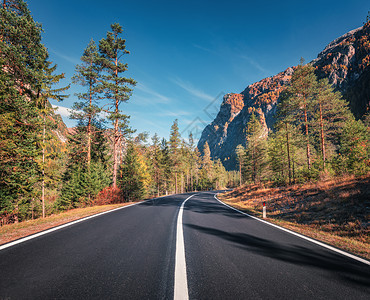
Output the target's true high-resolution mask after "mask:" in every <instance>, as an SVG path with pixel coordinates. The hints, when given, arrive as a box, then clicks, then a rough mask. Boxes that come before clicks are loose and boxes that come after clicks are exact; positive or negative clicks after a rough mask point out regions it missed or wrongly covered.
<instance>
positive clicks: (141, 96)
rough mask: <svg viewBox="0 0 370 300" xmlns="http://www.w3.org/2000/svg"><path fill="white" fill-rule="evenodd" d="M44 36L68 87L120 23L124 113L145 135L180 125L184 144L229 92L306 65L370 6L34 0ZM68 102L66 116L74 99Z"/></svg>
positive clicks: (358, 22)
mask: <svg viewBox="0 0 370 300" xmlns="http://www.w3.org/2000/svg"><path fill="white" fill-rule="evenodd" d="M27 3H28V5H29V8H30V10H31V12H32V15H33V17H34V19H35V20H36V21H37V22H39V23H41V24H42V26H43V29H44V33H43V43H44V44H45V45H46V47H47V48H48V49H49V53H50V58H51V60H52V61H53V62H54V63H56V64H57V65H58V72H59V73H62V72H63V73H65V75H66V79H65V81H64V84H68V83H70V78H71V77H72V75H73V74H74V70H75V65H76V64H79V63H80V57H81V55H82V52H83V50H84V49H85V48H86V46H87V44H88V42H89V41H90V39H91V38H93V39H94V40H95V41H96V42H97V43H98V41H99V40H100V39H102V38H104V37H105V36H106V32H107V31H109V30H110V24H111V23H114V22H118V23H120V24H121V25H122V27H123V29H124V32H123V38H125V39H126V45H127V49H128V50H129V51H130V52H131V54H130V55H127V56H125V57H124V59H123V61H124V62H127V63H128V67H129V69H128V71H127V72H126V74H125V76H126V77H131V78H134V79H135V80H136V81H137V82H138V84H137V86H136V87H135V88H134V92H133V96H132V97H131V99H130V100H129V102H127V103H125V104H123V105H122V107H121V108H122V110H123V111H124V112H125V113H127V114H129V115H131V126H132V127H133V128H134V129H137V131H138V132H143V131H147V132H149V133H150V135H153V134H154V133H158V135H159V136H161V137H165V138H168V135H169V131H170V127H171V125H172V123H173V121H174V120H175V119H176V118H177V119H178V120H179V126H180V131H181V132H182V135H183V137H184V138H186V137H187V135H188V132H189V130H192V131H193V133H194V135H195V137H199V134H200V132H201V130H202V129H203V128H204V126H205V125H206V124H208V123H210V122H211V121H212V119H213V117H214V116H215V114H216V113H217V111H218V109H219V106H220V104H221V101H222V96H223V94H225V93H230V92H235V93H239V92H241V91H243V90H244V89H245V88H246V87H247V86H248V85H249V84H252V83H254V82H256V81H259V80H261V79H263V78H265V77H268V76H273V75H275V74H277V73H278V72H281V71H283V70H285V69H286V68H288V67H290V66H293V65H297V64H298V63H299V59H300V58H301V57H303V58H304V59H305V60H306V61H307V62H308V61H310V60H312V59H314V58H316V56H317V54H318V53H319V52H320V51H322V50H323V48H324V47H325V46H326V45H327V44H328V43H329V42H331V41H332V40H334V39H335V38H337V37H339V36H341V35H342V34H344V33H346V32H348V31H350V30H352V29H355V28H358V27H360V26H362V24H363V22H364V21H365V19H366V16H367V14H368V11H369V10H370V4H369V2H368V0H366V1H365V0H364V1H361V0H354V1H348V0H347V1H338V0H337V1H304V2H303V1H234V0H229V1H217V0H216V1H201V0H198V1H192V0H189V1H175V0H172V1H161V0H158V1H141V0H136V1H135V0H134V1H118V0H116V1H113V0H105V1H95V0H74V1H71V0H63V1H54V0H51V1H50V0H30V1H27ZM79 90H80V87H78V86H72V88H71V89H70V90H69V94H70V97H69V98H68V99H66V100H64V101H63V102H61V103H56V102H53V104H54V105H58V106H61V108H60V109H59V113H60V114H62V116H63V119H64V121H65V122H66V124H67V126H69V127H71V126H73V121H71V120H69V119H68V117H67V116H66V115H67V110H66V109H65V108H69V107H71V106H72V104H73V102H75V101H77V98H76V96H74V93H76V92H78V91H79Z"/></svg>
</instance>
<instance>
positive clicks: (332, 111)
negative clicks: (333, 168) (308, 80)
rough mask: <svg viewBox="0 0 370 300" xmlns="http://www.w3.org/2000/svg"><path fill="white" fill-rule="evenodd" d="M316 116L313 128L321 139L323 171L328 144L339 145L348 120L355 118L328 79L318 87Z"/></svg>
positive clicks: (322, 81)
mask: <svg viewBox="0 0 370 300" xmlns="http://www.w3.org/2000/svg"><path fill="white" fill-rule="evenodd" d="M313 105H314V110H315V116H314V118H313V127H314V128H316V130H317V132H318V136H319V139H320V151H321V158H322V164H323V169H324V170H325V166H326V161H327V143H328V142H331V143H332V144H333V145H334V144H336V145H338V144H339V135H340V132H341V131H342V129H343V127H344V124H345V122H346V121H347V120H349V119H351V118H353V116H352V114H351V113H350V111H349V108H348V104H347V103H346V102H345V101H344V100H343V99H342V96H341V94H340V93H339V92H334V90H333V87H332V86H331V85H330V84H329V81H328V79H322V80H320V81H319V82H318V85H317V95H316V96H315V98H314V100H313Z"/></svg>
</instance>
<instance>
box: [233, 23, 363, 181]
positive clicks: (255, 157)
mask: <svg viewBox="0 0 370 300" xmlns="http://www.w3.org/2000/svg"><path fill="white" fill-rule="evenodd" d="M366 25H367V26H370V22H369V21H368V22H367V24H366ZM276 116H277V117H276V123H275V130H274V132H271V133H269V134H267V131H266V129H264V128H263V126H262V125H261V123H262V122H261V120H260V119H259V118H258V117H257V116H256V115H255V114H252V117H251V118H250V120H249V122H248V124H247V126H246V128H245V144H244V145H238V146H237V148H236V155H237V158H238V163H239V171H240V178H239V182H240V184H242V183H245V182H249V183H257V182H266V181H270V182H273V183H274V184H275V185H279V184H284V185H285V184H293V183H304V182H307V181H318V180H324V179H328V178H333V177H337V176H343V175H349V174H350V175H355V176H359V175H366V174H368V172H369V171H370V147H369V146H370V144H369V137H370V136H369V134H370V115H369V112H367V113H365V114H364V116H363V118H362V120H361V119H360V120H356V119H355V117H354V116H353V113H352V112H351V111H350V109H349V107H348V103H347V101H345V100H344V99H343V96H342V95H341V93H340V92H338V91H334V89H333V87H332V86H331V85H330V84H329V82H328V79H327V78H324V79H320V80H319V79H318V78H317V76H316V75H315V68H314V67H313V66H312V65H310V64H306V65H304V63H303V59H302V60H301V63H300V64H299V65H298V66H297V67H296V69H295V71H294V73H293V76H292V79H291V82H290V84H289V86H288V87H287V88H286V89H285V90H284V91H283V92H282V94H281V95H280V98H279V103H278V106H277V113H276Z"/></svg>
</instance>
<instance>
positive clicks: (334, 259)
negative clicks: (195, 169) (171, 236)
mask: <svg viewBox="0 0 370 300" xmlns="http://www.w3.org/2000/svg"><path fill="white" fill-rule="evenodd" d="M184 225H185V226H186V227H188V228H191V229H193V230H197V231H201V232H203V233H206V234H209V235H213V236H216V237H218V238H221V239H224V240H227V241H229V242H231V243H233V244H235V245H236V246H237V247H239V248H241V249H243V250H246V251H251V252H253V253H254V254H257V255H262V256H265V257H270V258H273V259H277V260H281V261H284V262H288V263H291V264H296V265H306V266H310V267H314V268H318V269H323V270H327V271H330V272H331V273H332V274H335V276H337V277H338V278H339V279H340V278H341V279H345V280H350V281H351V282H353V283H356V284H358V285H362V286H367V287H370V282H369V278H370V268H368V267H366V266H365V265H361V264H360V263H358V262H356V261H354V260H352V259H349V258H346V257H343V256H341V255H338V254H336V253H334V252H333V253H331V252H329V251H321V250H317V251H316V250H313V249H311V248H308V247H300V246H293V245H284V244H280V243H277V242H274V241H270V240H267V239H263V238H260V237H256V236H253V235H250V234H246V233H235V232H233V233H231V232H226V231H223V230H218V229H214V228H209V227H202V226H197V225H192V224H184ZM343 284H345V283H344V282H343Z"/></svg>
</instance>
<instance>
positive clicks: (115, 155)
mask: <svg viewBox="0 0 370 300" xmlns="http://www.w3.org/2000/svg"><path fill="white" fill-rule="evenodd" d="M115 65H116V71H115V75H116V77H118V70H117V66H118V56H117V53H116V61H115ZM116 85H118V83H117V80H116ZM117 94H118V90H117V89H116V95H115V101H116V103H115V105H116V108H115V113H116V114H117V115H118V112H119V111H118V105H119V101H118V97H117ZM118 143H119V132H118V119H117V117H116V119H115V121H114V145H113V160H114V161H113V187H114V188H116V187H117V172H118Z"/></svg>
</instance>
